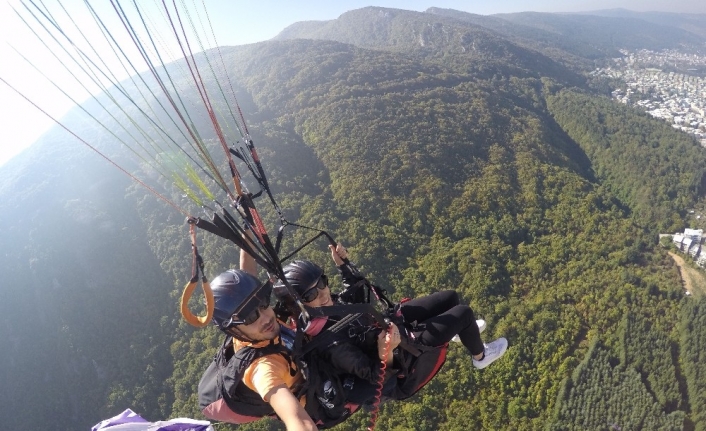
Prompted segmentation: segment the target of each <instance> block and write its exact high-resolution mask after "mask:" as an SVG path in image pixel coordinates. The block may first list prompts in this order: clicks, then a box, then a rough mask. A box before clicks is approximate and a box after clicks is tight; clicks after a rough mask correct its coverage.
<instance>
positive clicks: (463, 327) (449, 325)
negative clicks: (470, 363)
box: [414, 305, 484, 356]
mask: <svg viewBox="0 0 706 431" xmlns="http://www.w3.org/2000/svg"><path fill="white" fill-rule="evenodd" d="M417 327H418V328H419V330H418V331H415V333H414V335H415V337H417V339H418V340H419V341H420V342H421V343H422V344H426V345H427V346H439V345H441V344H444V343H448V342H449V341H451V339H452V338H453V336H454V335H456V334H458V335H459V338H460V339H461V343H463V345H464V346H465V347H466V349H468V351H469V352H471V355H474V356H478V355H482V354H483V349H484V346H483V340H482V339H481V337H480V331H479V330H478V325H476V318H475V316H474V315H473V310H472V309H471V307H469V306H467V305H456V306H454V307H452V308H451V309H450V310H447V311H445V312H443V313H441V314H439V315H436V316H433V317H430V318H428V319H426V320H424V321H422V322H418V324H417Z"/></svg>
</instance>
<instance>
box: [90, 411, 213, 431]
mask: <svg viewBox="0 0 706 431" xmlns="http://www.w3.org/2000/svg"><path fill="white" fill-rule="evenodd" d="M102 430H107V431H213V427H211V424H210V423H209V422H208V421H198V420H195V419H186V418H177V419H172V420H168V421H159V422H148V421H146V420H145V419H143V418H142V417H141V416H140V415H138V414H137V413H135V412H133V411H132V410H130V409H127V410H125V411H124V412H122V413H120V414H119V415H117V416H114V417H112V418H110V419H106V420H104V421H102V422H101V423H99V424H96V425H95V426H94V427H93V428H91V431H102Z"/></svg>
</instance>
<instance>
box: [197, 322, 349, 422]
mask: <svg viewBox="0 0 706 431" xmlns="http://www.w3.org/2000/svg"><path fill="white" fill-rule="evenodd" d="M294 338H295V334H294V331H292V330H291V329H289V328H286V327H284V326H283V327H282V328H281V334H280V338H279V340H277V341H275V340H272V341H271V342H270V343H269V344H268V345H266V346H264V347H252V346H245V347H242V348H239V349H238V350H235V348H234V342H233V338H232V337H227V338H226V339H225V341H224V342H223V345H222V346H221V347H220V348H219V349H218V352H217V353H216V355H215V357H214V359H213V361H212V362H211V364H210V365H209V366H208V368H207V369H206V371H205V372H204V374H203V376H202V377H201V380H200V381H199V387H198V396H199V407H200V409H201V412H202V413H203V414H204V416H206V417H208V418H209V419H213V420H219V421H224V422H230V423H236V424H243V423H248V422H253V421H256V420H259V419H261V418H263V417H266V416H271V417H275V412H274V410H273V409H272V407H271V406H270V404H268V403H266V402H265V401H263V400H262V398H261V397H260V395H259V394H257V393H256V392H255V391H253V390H252V389H250V388H248V387H247V386H246V385H245V384H242V379H243V376H244V374H245V371H246V370H247V369H248V367H249V366H250V365H251V364H252V363H253V362H255V361H256V360H257V359H259V358H262V357H264V356H268V355H282V356H283V357H284V358H285V359H287V362H288V363H289V372H290V375H291V376H294V375H295V374H296V372H297V369H298V367H301V366H302V364H306V367H305V368H304V369H303V370H302V369H301V368H299V370H301V371H302V372H303V373H304V375H305V379H304V381H303V382H302V384H300V385H298V386H296V387H293V388H291V391H292V393H293V394H294V396H295V397H297V398H298V399H299V398H305V399H306V407H305V410H306V411H307V413H309V416H311V417H312V418H314V420H315V421H316V424H317V426H318V427H319V428H321V429H323V428H329V427H332V426H334V425H336V424H338V423H341V422H343V421H344V420H346V419H347V418H348V416H350V415H351V414H352V413H354V412H355V411H357V410H358V408H359V407H360V405H359V404H355V403H350V402H347V398H348V397H349V395H350V393H351V392H352V391H354V390H356V389H357V388H356V387H355V384H356V382H355V380H354V378H353V377H352V376H340V375H339V373H336V372H335V370H333V369H332V368H331V366H330V365H327V364H326V363H324V362H322V361H319V360H317V358H316V357H315V356H311V355H309V354H308V353H310V352H311V350H308V351H307V352H306V353H304V354H301V355H298V357H297V358H296V359H295V355H294V352H293V343H294ZM295 363H296V364H297V365H295Z"/></svg>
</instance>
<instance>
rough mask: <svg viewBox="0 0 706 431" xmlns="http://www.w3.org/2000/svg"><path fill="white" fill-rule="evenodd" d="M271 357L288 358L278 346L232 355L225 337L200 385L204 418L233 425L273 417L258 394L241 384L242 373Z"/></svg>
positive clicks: (246, 349) (270, 408)
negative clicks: (275, 355)
mask: <svg viewBox="0 0 706 431" xmlns="http://www.w3.org/2000/svg"><path fill="white" fill-rule="evenodd" d="M272 354H282V355H286V356H287V357H288V356H289V352H288V351H287V349H286V347H284V346H283V345H282V344H279V343H277V344H275V343H273V344H269V345H267V346H265V347H262V348H254V347H250V346H247V347H244V348H242V349H239V350H238V351H237V352H235V351H234V348H233V338H232V337H227V338H226V339H225V341H224V342H223V345H222V346H221V348H220V349H218V352H217V353H216V355H215V356H214V358H213V361H212V362H211V364H210V365H209V366H208V368H207V369H206V371H205V372H204V373H203V376H201V380H200V381H199V387H198V395H199V407H200V409H201V412H202V413H203V415H204V416H206V417H207V418H209V419H211V420H217V421H223V422H229V423H234V424H244V423H248V422H253V421H256V420H258V419H261V418H263V417H265V416H274V410H272V407H270V405H269V404H268V403H266V402H265V401H263V400H262V398H261V397H260V395H259V394H258V393H257V392H255V391H253V390H252V389H250V388H248V387H247V386H246V385H244V384H243V385H241V384H240V383H241V381H242V379H243V375H244V374H245V370H247V368H248V367H249V366H250V365H251V364H252V363H253V362H254V361H255V360H256V359H258V358H261V357H263V356H267V355H272Z"/></svg>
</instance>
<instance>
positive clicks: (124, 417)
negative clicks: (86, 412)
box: [91, 409, 147, 431]
mask: <svg viewBox="0 0 706 431" xmlns="http://www.w3.org/2000/svg"><path fill="white" fill-rule="evenodd" d="M140 422H147V421H146V420H145V419H143V418H142V416H140V415H138V414H137V413H135V412H133V411H132V410H130V409H127V410H125V411H124V412H122V413H120V414H119V415H117V416H113V417H112V418H110V419H106V420H104V421H102V422H100V423H97V424H95V425H94V426H93V428H91V431H98V430H102V429H106V428H108V427H112V426H114V425H120V424H126V423H140Z"/></svg>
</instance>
